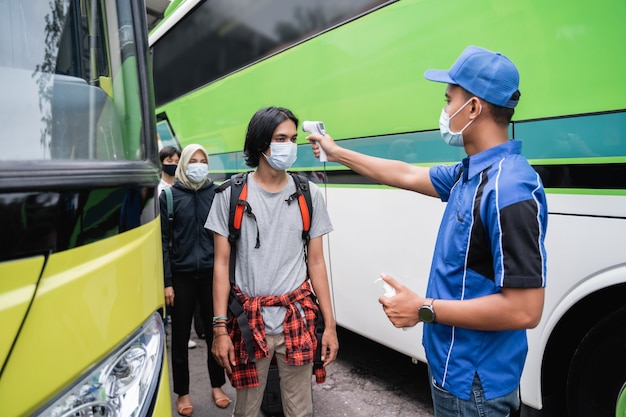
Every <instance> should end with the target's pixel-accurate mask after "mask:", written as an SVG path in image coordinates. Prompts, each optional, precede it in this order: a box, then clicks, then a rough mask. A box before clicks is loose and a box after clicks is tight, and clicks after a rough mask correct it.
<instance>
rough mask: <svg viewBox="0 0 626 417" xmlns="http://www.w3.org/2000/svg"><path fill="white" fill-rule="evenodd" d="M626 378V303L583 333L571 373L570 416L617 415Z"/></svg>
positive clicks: (569, 383)
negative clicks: (616, 409)
mask: <svg viewBox="0 0 626 417" xmlns="http://www.w3.org/2000/svg"><path fill="white" fill-rule="evenodd" d="M625 380H626V307H622V308H620V309H619V310H617V311H616V312H614V313H612V314H610V315H608V316H607V317H605V318H603V319H602V320H600V321H599V322H598V323H597V324H596V325H595V326H594V327H592V328H591V330H589V332H587V334H586V335H585V336H584V337H583V339H582V340H581V342H580V344H579V345H578V348H577V349H576V352H575V353H574V356H573V358H572V362H571V365H570V368H569V373H568V376H567V409H568V414H567V415H568V416H570V417H589V416H594V417H605V416H606V417H614V416H615V407H616V403H617V399H618V396H619V393H620V390H621V388H622V386H623V385H624V382H625Z"/></svg>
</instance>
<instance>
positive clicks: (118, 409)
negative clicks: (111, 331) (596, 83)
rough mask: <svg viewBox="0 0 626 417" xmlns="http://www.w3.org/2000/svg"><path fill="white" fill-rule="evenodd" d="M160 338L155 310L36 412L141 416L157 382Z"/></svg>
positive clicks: (58, 415) (99, 416) (160, 363)
mask: <svg viewBox="0 0 626 417" xmlns="http://www.w3.org/2000/svg"><path fill="white" fill-rule="evenodd" d="M164 341H165V337H164V333H163V324H162V321H161V317H160V316H159V314H158V313H155V314H153V315H152V316H151V317H150V318H149V319H148V320H147V321H146V322H145V323H144V324H143V325H142V326H141V327H140V328H139V330H137V332H136V333H135V334H134V335H132V336H131V337H130V338H129V339H128V340H127V341H126V342H125V343H124V344H123V345H121V346H120V348H119V349H116V350H115V352H113V353H112V354H111V355H109V356H108V357H107V358H105V359H104V360H103V361H102V362H101V363H100V364H98V365H97V366H96V368H94V369H92V370H91V371H90V372H89V373H88V374H87V375H86V376H85V377H84V378H82V379H81V380H79V381H78V382H77V383H76V384H75V385H74V386H72V387H70V388H69V389H68V391H66V392H65V393H64V394H62V395H61V396H60V397H59V398H57V399H56V400H55V401H54V402H53V403H51V404H49V405H48V406H46V407H45V408H44V409H43V410H41V411H40V412H39V413H37V414H36V415H37V416H50V417H66V416H72V417H82V416H93V417H126V416H145V415H146V414H147V413H148V411H149V408H150V402H151V400H152V398H153V396H154V393H155V391H156V389H157V386H158V383H159V377H160V375H161V368H162V366H163V344H164Z"/></svg>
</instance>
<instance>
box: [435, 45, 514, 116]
mask: <svg viewBox="0 0 626 417" xmlns="http://www.w3.org/2000/svg"><path fill="white" fill-rule="evenodd" d="M424 78H426V79H427V80H430V81H437V82H440V83H448V84H456V85H459V86H461V87H463V88H464V89H466V90H467V91H469V92H470V93H472V94H474V95H475V96H476V97H478V98H481V99H483V100H485V101H487V102H489V103H491V104H495V105H496V106H501V107H508V108H510V109H513V108H515V106H517V103H518V100H511V97H512V96H513V94H514V93H515V92H516V91H518V89H519V72H518V71H517V67H515V64H514V63H513V62H511V60H510V59H509V58H507V57H505V56H504V55H502V54H501V53H499V52H491V51H489V50H487V49H483V48H479V47H477V46H468V47H467V48H465V50H464V51H463V53H461V56H459V57H458V59H457V60H456V62H455V63H454V64H453V65H452V68H450V70H448V71H446V70H428V71H426V72H425V73H424Z"/></svg>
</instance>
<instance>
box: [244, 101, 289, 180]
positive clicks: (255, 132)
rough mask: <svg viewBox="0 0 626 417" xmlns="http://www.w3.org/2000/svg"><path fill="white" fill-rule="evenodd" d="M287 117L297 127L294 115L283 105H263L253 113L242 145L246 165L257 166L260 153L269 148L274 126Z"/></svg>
mask: <svg viewBox="0 0 626 417" xmlns="http://www.w3.org/2000/svg"><path fill="white" fill-rule="evenodd" d="M288 119H289V120H291V121H293V122H294V123H295V124H296V128H297V127H298V119H297V118H296V116H294V114H293V113H292V112H291V110H288V109H286V108H284V107H264V108H262V109H260V110H258V111H257V112H256V113H254V116H252V119H250V123H248V130H247V132H246V142H245V144H244V146H243V153H244V155H245V156H246V165H248V166H249V167H251V168H256V167H258V166H259V158H260V157H261V153H262V152H265V150H266V149H267V148H269V146H270V142H271V141H272V135H273V134H274V130H275V129H276V126H278V125H279V124H281V123H282V122H284V121H285V120H288Z"/></svg>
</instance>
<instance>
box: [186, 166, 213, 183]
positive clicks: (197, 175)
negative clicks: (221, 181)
mask: <svg viewBox="0 0 626 417" xmlns="http://www.w3.org/2000/svg"><path fill="white" fill-rule="evenodd" d="M185 174H186V175H187V178H189V181H191V182H193V183H196V184H198V183H200V182H202V181H204V180H205V179H206V177H207V176H208V175H209V166H208V165H207V164H203V163H201V162H200V163H194V164H189V165H187V170H186V171H185Z"/></svg>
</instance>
